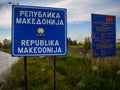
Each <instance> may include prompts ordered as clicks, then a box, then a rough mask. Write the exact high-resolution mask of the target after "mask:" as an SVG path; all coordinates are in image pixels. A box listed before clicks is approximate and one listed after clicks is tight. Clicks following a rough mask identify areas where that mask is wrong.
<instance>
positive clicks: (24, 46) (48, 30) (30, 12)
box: [12, 5, 67, 56]
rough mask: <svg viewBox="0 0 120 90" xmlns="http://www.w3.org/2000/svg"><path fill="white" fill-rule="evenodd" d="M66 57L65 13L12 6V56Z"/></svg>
mask: <svg viewBox="0 0 120 90" xmlns="http://www.w3.org/2000/svg"><path fill="white" fill-rule="evenodd" d="M66 53H67V10H66V9H64V8H50V7H35V6H23V5H13V6H12V55H13V56H42V55H44V56H58V55H66Z"/></svg>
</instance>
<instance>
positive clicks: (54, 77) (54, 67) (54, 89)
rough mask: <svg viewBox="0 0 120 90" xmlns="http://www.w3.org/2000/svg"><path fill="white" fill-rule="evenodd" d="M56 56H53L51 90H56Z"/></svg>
mask: <svg viewBox="0 0 120 90" xmlns="http://www.w3.org/2000/svg"><path fill="white" fill-rule="evenodd" d="M55 86H56V56H53V90H56V87H55Z"/></svg>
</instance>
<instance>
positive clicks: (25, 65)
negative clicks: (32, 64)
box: [24, 56, 27, 90]
mask: <svg viewBox="0 0 120 90" xmlns="http://www.w3.org/2000/svg"><path fill="white" fill-rule="evenodd" d="M24 83H25V90H27V57H26V56H25V57H24Z"/></svg>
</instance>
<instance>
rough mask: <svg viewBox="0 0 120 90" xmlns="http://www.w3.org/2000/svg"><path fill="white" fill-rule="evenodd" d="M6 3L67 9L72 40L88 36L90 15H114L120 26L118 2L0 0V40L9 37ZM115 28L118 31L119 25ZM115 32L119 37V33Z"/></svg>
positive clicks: (113, 0)
mask: <svg viewBox="0 0 120 90" xmlns="http://www.w3.org/2000/svg"><path fill="white" fill-rule="evenodd" d="M8 2H12V3H13V4H16V3H19V4H20V5H29V6H44V7H57V8H58V7H60V8H67V16H68V17H67V20H68V36H71V37H72V38H74V39H80V38H82V37H84V36H87V35H88V36H90V33H91V31H90V30H91V28H90V20H91V13H97V14H106V15H115V16H117V22H119V23H118V24H120V20H119V19H120V18H119V17H120V0H0V39H1V38H3V37H6V38H9V37H10V32H11V14H12V13H11V12H12V9H11V5H10V4H8ZM117 26H119V27H117V29H119V30H120V25H117ZM74 29H75V30H74ZM78 29H79V30H78ZM83 29H84V30H83ZM117 32H118V33H119V35H120V31H117ZM73 33H74V35H73ZM78 33H79V34H78ZM4 34H6V35H4Z"/></svg>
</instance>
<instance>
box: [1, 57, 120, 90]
mask: <svg viewBox="0 0 120 90" xmlns="http://www.w3.org/2000/svg"><path fill="white" fill-rule="evenodd" d="M27 59H28V60H27V71H28V73H27V78H28V90H52V89H53V59H52V57H47V58H44V59H41V58H40V57H28V58H27ZM119 60H120V57H119V56H117V57H113V58H103V59H100V60H96V59H92V60H91V59H90V58H89V57H86V58H83V57H82V56H73V55H69V56H66V57H62V56H61V57H57V58H56V90H119V89H120V61H119ZM23 71H24V61H23V59H21V60H20V61H19V62H18V63H17V64H16V65H14V66H13V68H12V71H11V73H10V75H9V77H8V79H7V82H6V83H5V84H4V87H3V89H2V90H23V89H24V76H23V74H24V73H23Z"/></svg>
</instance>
